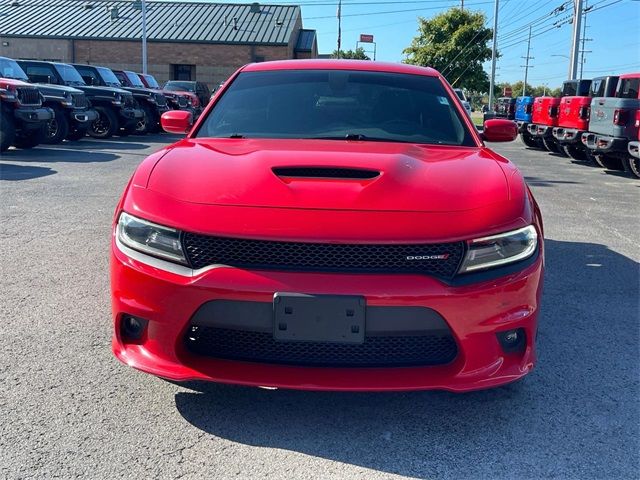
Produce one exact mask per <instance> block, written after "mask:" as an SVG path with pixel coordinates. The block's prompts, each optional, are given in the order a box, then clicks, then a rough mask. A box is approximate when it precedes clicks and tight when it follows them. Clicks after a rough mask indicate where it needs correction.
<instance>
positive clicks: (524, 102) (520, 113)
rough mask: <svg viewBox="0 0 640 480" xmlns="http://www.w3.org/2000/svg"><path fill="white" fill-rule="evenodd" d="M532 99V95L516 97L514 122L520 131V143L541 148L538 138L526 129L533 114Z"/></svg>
mask: <svg viewBox="0 0 640 480" xmlns="http://www.w3.org/2000/svg"><path fill="white" fill-rule="evenodd" d="M533 100H534V97H518V98H516V117H515V120H516V123H517V124H518V132H520V138H521V139H522V143H524V144H525V145H526V146H527V147H533V148H543V146H542V144H541V143H540V140H539V139H536V138H534V137H532V136H531V134H530V133H529V132H528V131H527V125H529V124H530V123H531V116H532V114H533Z"/></svg>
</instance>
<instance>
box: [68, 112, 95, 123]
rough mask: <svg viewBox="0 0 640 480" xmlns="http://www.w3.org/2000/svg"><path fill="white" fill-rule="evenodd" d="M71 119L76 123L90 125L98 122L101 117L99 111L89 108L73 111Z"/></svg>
mask: <svg viewBox="0 0 640 480" xmlns="http://www.w3.org/2000/svg"><path fill="white" fill-rule="evenodd" d="M70 117H71V120H72V121H74V122H76V123H86V124H89V123H92V122H94V121H96V120H97V119H98V117H99V115H98V112H97V111H95V110H93V109H92V108H89V109H77V110H72V111H71V112H70Z"/></svg>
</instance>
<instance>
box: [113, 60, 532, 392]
mask: <svg viewBox="0 0 640 480" xmlns="http://www.w3.org/2000/svg"><path fill="white" fill-rule="evenodd" d="M162 124H163V127H164V129H165V130H167V131H170V132H174V133H175V132H180V133H187V135H186V138H184V139H183V140H180V141H179V142H177V143H175V144H174V145H171V146H168V147H166V148H164V149H162V150H160V151H159V152H157V153H154V154H153V155H151V156H150V157H148V158H147V159H146V160H144V161H143V162H142V164H141V165H140V166H139V167H138V169H137V170H136V172H135V173H134V175H133V177H132V178H131V180H130V182H129V184H128V185H127V187H126V189H125V192H124V194H123V196H122V199H121V200H120V202H119V204H118V207H117V210H116V213H115V217H114V224H113V241H112V245H111V289H112V303H113V318H114V336H113V351H114V353H115V355H116V356H117V357H118V358H119V359H120V360H121V361H123V362H124V363H126V364H128V365H130V366H132V367H134V368H137V369H140V370H143V371H145V372H148V373H152V374H154V375H158V376H160V377H164V378H167V379H171V380H175V381H186V380H210V381H215V382H224V383H232V384H242V385H254V386H268V387H281V388H296V389H308V390H417V389H444V390H450V391H456V392H461V391H468V390H476V389H481V388H489V387H495V386H498V385H502V384H505V383H508V382H512V381H514V380H517V379H519V378H521V377H522V376H524V375H526V374H527V373H528V372H529V371H531V369H532V368H533V365H534V363H535V360H536V353H535V338H536V331H537V316H538V312H539V303H540V295H541V291H542V275H543V265H544V251H543V235H542V233H543V232H542V220H541V216H540V210H539V208H538V206H537V204H536V202H535V200H534V198H533V196H532V195H531V192H530V191H529V189H528V188H527V186H526V184H525V182H524V180H523V177H522V175H521V173H520V172H519V171H518V169H517V168H516V167H515V166H514V165H513V164H512V163H510V162H509V161H508V160H507V159H506V158H503V157H501V156H500V155H498V154H496V153H495V152H493V151H492V150H490V149H489V148H487V147H486V146H485V145H484V143H483V142H484V141H485V140H486V141H511V140H513V139H514V138H515V137H516V133H517V132H516V125H515V124H514V123H513V122H511V121H507V120H489V121H487V122H486V123H485V125H484V130H483V132H482V133H479V132H478V131H477V130H476V128H475V127H474V125H473V124H472V123H471V121H470V119H469V117H468V116H467V115H466V113H465V111H464V108H463V106H462V105H461V103H460V101H459V100H458V97H457V96H456V94H455V93H454V92H453V90H452V89H451V87H450V85H449V84H448V83H447V81H446V80H445V79H444V78H443V77H442V76H441V75H440V74H439V73H438V72H436V71H434V70H432V69H428V68H420V67H414V66H409V65H400V64H384V63H376V62H358V61H348V60H337V61H318V60H308V61H305V60H295V61H282V62H267V63H260V64H252V65H248V66H245V67H243V68H241V69H240V70H239V71H238V72H236V73H235V74H234V75H233V76H232V77H231V78H230V79H229V81H228V82H226V83H225V85H224V87H223V88H222V89H220V91H219V92H218V93H217V94H216V95H215V97H214V98H213V100H212V101H211V103H210V104H209V106H208V107H207V109H206V110H205V112H204V113H203V114H202V116H201V117H200V118H199V119H198V121H197V122H196V123H195V125H192V119H191V117H190V113H189V112H187V111H180V110H174V111H170V112H167V113H165V114H164V115H163V118H162Z"/></svg>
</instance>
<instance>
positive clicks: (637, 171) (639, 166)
mask: <svg viewBox="0 0 640 480" xmlns="http://www.w3.org/2000/svg"><path fill="white" fill-rule="evenodd" d="M622 165H623V167H624V171H625V172H627V173H628V174H629V175H631V176H632V177H634V178H640V158H636V157H633V156H631V155H628V156H627V158H625V159H624V161H623V162H622Z"/></svg>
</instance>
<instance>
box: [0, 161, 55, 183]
mask: <svg viewBox="0 0 640 480" xmlns="http://www.w3.org/2000/svg"><path fill="white" fill-rule="evenodd" d="M54 173H58V172H57V171H56V170H53V169H51V168H49V167H33V166H31V165H14V164H12V163H4V162H2V163H0V180H7V181H17V180H30V179H32V178H39V177H46V176H48V175H53V174H54Z"/></svg>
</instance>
